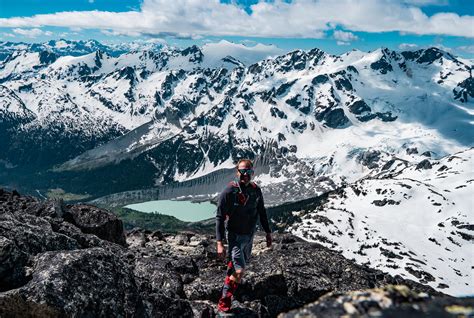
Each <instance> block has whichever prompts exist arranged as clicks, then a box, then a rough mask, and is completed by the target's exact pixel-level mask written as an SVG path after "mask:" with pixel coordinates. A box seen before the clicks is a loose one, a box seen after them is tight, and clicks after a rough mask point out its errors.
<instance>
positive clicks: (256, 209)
mask: <svg viewBox="0 0 474 318" xmlns="http://www.w3.org/2000/svg"><path fill="white" fill-rule="evenodd" d="M258 219H260V224H261V225H262V227H263V229H264V231H265V232H266V233H270V232H271V231H270V226H269V224H268V218H267V211H266V210H265V206H264V203H263V196H262V190H261V189H260V187H258V186H257V185H256V184H255V183H253V182H251V183H250V184H248V185H247V186H245V185H244V184H242V183H240V187H239V183H237V182H236V181H234V182H230V183H229V184H228V185H227V187H226V188H225V189H224V191H222V193H221V194H220V196H219V203H218V206H217V214H216V239H217V240H218V241H221V240H222V238H223V237H224V226H225V221H226V220H227V230H228V231H231V232H233V233H236V234H252V233H253V232H254V231H255V226H256V225H257V220H258Z"/></svg>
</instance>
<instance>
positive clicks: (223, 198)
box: [216, 187, 229, 242]
mask: <svg viewBox="0 0 474 318" xmlns="http://www.w3.org/2000/svg"><path fill="white" fill-rule="evenodd" d="M228 205H229V198H228V189H227V187H226V188H225V189H224V191H222V192H221V194H220V195H219V200H218V203H217V213H216V241H218V242H219V241H220V242H222V239H223V238H224V230H225V229H224V222H225V218H226V215H227V213H228Z"/></svg>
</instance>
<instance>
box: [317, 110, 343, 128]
mask: <svg viewBox="0 0 474 318" xmlns="http://www.w3.org/2000/svg"><path fill="white" fill-rule="evenodd" d="M316 119H317V120H319V121H324V123H325V124H326V126H328V127H330V128H342V127H345V125H347V124H348V123H349V118H347V116H346V115H345V114H344V110H343V109H342V108H336V109H330V108H327V109H326V111H323V112H322V113H320V114H318V115H317V116H316Z"/></svg>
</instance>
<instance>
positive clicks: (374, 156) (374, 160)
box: [357, 150, 381, 169]
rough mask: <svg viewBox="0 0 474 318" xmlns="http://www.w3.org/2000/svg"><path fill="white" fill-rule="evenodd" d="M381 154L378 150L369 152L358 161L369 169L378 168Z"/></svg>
mask: <svg viewBox="0 0 474 318" xmlns="http://www.w3.org/2000/svg"><path fill="white" fill-rule="evenodd" d="M380 155H381V152H380V151H378V150H367V151H364V152H362V153H360V154H359V155H358V156H357V160H358V161H359V162H360V163H361V164H362V165H363V166H366V167H367V168H369V169H373V168H377V167H378V166H379V165H378V161H379V160H380Z"/></svg>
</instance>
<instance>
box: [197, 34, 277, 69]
mask: <svg viewBox="0 0 474 318" xmlns="http://www.w3.org/2000/svg"><path fill="white" fill-rule="evenodd" d="M202 52H203V54H204V57H205V59H206V60H207V61H205V62H207V63H209V64H211V65H215V64H216V63H217V61H219V60H220V59H222V58H224V57H226V56H232V57H234V58H236V59H238V60H239V61H241V62H242V63H244V64H245V65H250V64H253V63H256V62H258V61H261V60H263V59H266V58H268V57H271V56H277V55H280V54H283V53H285V52H286V51H284V50H283V49H281V48H278V47H277V46H275V45H265V44H261V43H257V44H255V45H253V46H247V45H244V44H241V43H233V42H229V41H226V40H222V41H219V42H214V43H206V44H204V45H203V46H202Z"/></svg>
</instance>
